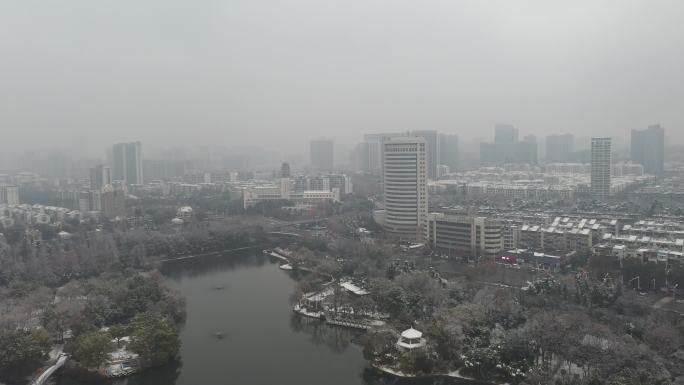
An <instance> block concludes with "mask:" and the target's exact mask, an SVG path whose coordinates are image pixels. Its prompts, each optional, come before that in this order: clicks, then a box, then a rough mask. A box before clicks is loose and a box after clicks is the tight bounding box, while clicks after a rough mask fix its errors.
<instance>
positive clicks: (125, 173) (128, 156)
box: [111, 142, 143, 185]
mask: <svg viewBox="0 0 684 385" xmlns="http://www.w3.org/2000/svg"><path fill="white" fill-rule="evenodd" d="M142 165H143V163H142V144H141V143H140V142H133V143H117V144H115V145H114V146H113V147H112V165H111V166H112V180H115V181H123V182H124V183H126V184H128V185H131V184H143V166H142Z"/></svg>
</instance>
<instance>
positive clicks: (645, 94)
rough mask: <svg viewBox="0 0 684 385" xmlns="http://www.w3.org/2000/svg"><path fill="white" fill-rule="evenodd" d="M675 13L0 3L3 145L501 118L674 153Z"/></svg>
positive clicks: (668, 3) (683, 136) (387, 3)
mask: <svg viewBox="0 0 684 385" xmlns="http://www.w3.org/2000/svg"><path fill="white" fill-rule="evenodd" d="M683 17H684V2H683V1H681V0H644V1H630V0H614V1H599V0H587V1H577V0H576V1H549V0H539V1H525V0H516V1H511V0H501V1H490V0H486V1H483V0H472V1H460V0H442V1H438V0H422V1H417V0H411V1H409V0H282V1H279V0H239V1H238V0H233V1H231V0H222V1H213V0H195V1H191V0H143V1H141V0H110V1H98V0H67V1H64V0H4V1H1V2H0V50H1V51H0V52H2V56H1V59H0V132H1V133H2V135H0V138H2V142H5V143H4V144H3V145H0V147H3V146H7V145H8V144H9V143H10V142H11V145H12V146H14V145H17V146H19V147H23V146H51V145H65V146H66V145H70V146H74V145H78V146H83V145H87V146H89V147H91V148H95V147H96V148H97V151H100V150H101V148H103V147H104V146H105V145H108V144H111V143H113V142H116V141H124V140H125V141H130V140H141V141H143V143H145V144H147V145H156V146H175V145H184V144H222V145H226V146H234V145H242V144H249V145H254V144H259V143H264V144H265V145H266V146H267V147H270V148H276V147H282V146H293V148H301V149H305V148H306V146H307V145H308V140H309V139H310V138H312V137H321V136H325V137H332V138H334V139H335V140H336V141H337V142H338V143H342V144H347V145H351V144H353V143H354V142H356V141H358V140H360V138H361V136H362V134H363V133H367V132H382V131H400V130H411V129H437V130H440V131H445V132H454V133H458V134H459V135H461V136H462V137H463V138H483V139H490V138H491V137H492V136H493V126H494V124H495V123H498V122H505V123H511V124H514V125H515V126H517V127H518V128H519V129H520V132H521V135H526V134H537V135H540V136H543V135H545V134H547V133H563V132H574V133H575V134H576V135H577V136H583V135H613V136H624V137H626V136H627V135H628V134H629V130H630V129H632V128H644V127H646V126H647V125H648V124H651V123H660V124H662V125H663V126H664V127H665V128H666V130H667V131H666V132H667V135H668V136H669V138H670V139H671V140H670V142H673V141H677V142H684V23H682V19H683Z"/></svg>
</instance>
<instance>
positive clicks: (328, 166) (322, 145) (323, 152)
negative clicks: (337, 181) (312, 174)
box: [309, 139, 334, 171]
mask: <svg viewBox="0 0 684 385" xmlns="http://www.w3.org/2000/svg"><path fill="white" fill-rule="evenodd" d="M333 147H334V146H333V141H332V140H331V139H316V140H312V141H311V143H310V147H309V164H310V165H311V167H313V168H314V169H316V170H318V171H332V170H333V160H334V152H333Z"/></svg>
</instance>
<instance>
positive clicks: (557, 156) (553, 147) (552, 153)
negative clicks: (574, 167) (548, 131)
mask: <svg viewBox="0 0 684 385" xmlns="http://www.w3.org/2000/svg"><path fill="white" fill-rule="evenodd" d="M574 153H575V138H574V136H573V135H572V134H563V135H549V136H547V137H546V159H545V163H547V164H549V163H571V162H573V161H574V159H575V156H574Z"/></svg>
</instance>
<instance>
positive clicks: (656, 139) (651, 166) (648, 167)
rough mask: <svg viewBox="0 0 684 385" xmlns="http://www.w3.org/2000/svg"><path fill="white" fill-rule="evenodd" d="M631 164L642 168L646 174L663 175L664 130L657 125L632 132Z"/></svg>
mask: <svg viewBox="0 0 684 385" xmlns="http://www.w3.org/2000/svg"><path fill="white" fill-rule="evenodd" d="M630 159H631V160H632V162H635V163H639V164H641V165H643V166H644V171H645V172H646V173H647V174H653V175H657V176H661V175H663V172H664V169H665V130H664V129H663V127H661V126H660V125H659V124H655V125H652V126H649V127H648V128H647V129H645V130H632V143H631V157H630Z"/></svg>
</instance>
